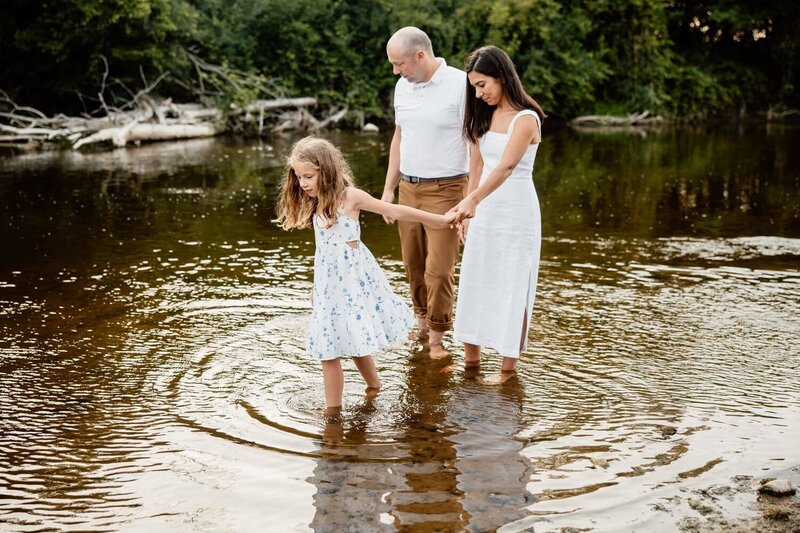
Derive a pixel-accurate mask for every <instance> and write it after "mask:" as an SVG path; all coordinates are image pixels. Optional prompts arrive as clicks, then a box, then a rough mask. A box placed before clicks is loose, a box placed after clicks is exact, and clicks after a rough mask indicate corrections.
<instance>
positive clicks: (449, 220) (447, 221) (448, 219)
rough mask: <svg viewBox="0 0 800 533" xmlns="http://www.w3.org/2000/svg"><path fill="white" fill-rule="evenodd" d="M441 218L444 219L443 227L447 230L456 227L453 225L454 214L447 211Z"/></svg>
mask: <svg viewBox="0 0 800 533" xmlns="http://www.w3.org/2000/svg"><path fill="white" fill-rule="evenodd" d="M442 216H443V217H444V225H445V226H446V227H448V228H454V227H456V224H455V221H456V214H455V213H454V212H452V211H448V212H447V213H445V214H444V215H442Z"/></svg>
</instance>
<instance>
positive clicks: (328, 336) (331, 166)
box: [278, 137, 454, 414]
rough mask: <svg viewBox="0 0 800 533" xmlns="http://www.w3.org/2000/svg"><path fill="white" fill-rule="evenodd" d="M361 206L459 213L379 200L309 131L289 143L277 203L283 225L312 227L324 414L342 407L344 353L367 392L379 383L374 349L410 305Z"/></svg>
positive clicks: (386, 211) (403, 214)
mask: <svg viewBox="0 0 800 533" xmlns="http://www.w3.org/2000/svg"><path fill="white" fill-rule="evenodd" d="M362 209H364V210H367V211H372V212H374V213H379V214H382V215H386V216H389V217H391V218H394V219H398V220H408V221H411V222H420V223H423V224H426V225H428V226H432V227H439V228H446V227H448V226H449V223H450V222H451V221H452V220H453V218H454V215H452V214H450V215H447V216H443V215H436V214H433V213H427V212H425V211H420V210H418V209H414V208H411V207H406V206H402V205H395V204H390V203H387V202H381V201H380V200H377V199H375V198H373V197H372V196H370V195H369V194H367V193H366V192H364V191H361V190H359V189H357V188H355V187H354V186H353V180H352V177H351V172H350V168H349V167H348V165H347V162H346V161H345V159H344V157H343V156H342V153H341V152H340V151H339V149H338V148H336V147H335V146H333V145H332V144H331V143H330V142H328V141H326V140H324V139H317V138H313V137H306V138H305V139H302V140H300V141H298V142H297V143H296V144H295V145H294V147H293V148H292V153H291V155H290V156H289V161H288V165H287V172H286V178H285V180H284V183H283V191H282V193H281V198H280V202H279V205H278V222H280V223H281V225H282V226H283V228H284V229H292V228H307V227H309V226H313V227H314V233H315V238H316V243H317V249H316V254H315V256H314V290H313V293H312V305H313V307H314V310H313V312H312V314H311V326H310V328H309V334H308V344H307V347H308V352H309V353H310V354H312V355H313V356H314V357H316V358H317V359H319V360H320V361H322V375H323V380H324V382H325V404H326V407H327V409H326V413H327V414H336V413H338V411H339V410H340V409H341V405H342V392H343V388H344V375H343V373H342V366H341V364H340V362H339V358H340V357H342V356H345V355H349V356H352V357H353V361H354V362H355V364H356V368H358V371H359V372H360V373H361V376H362V377H363V378H364V381H366V383H367V393H368V394H374V393H376V392H377V391H378V390H379V389H380V387H381V380H380V378H378V373H377V370H376V369H375V363H374V362H373V360H372V356H371V354H372V353H374V352H377V351H379V350H381V349H382V348H384V347H385V346H386V345H387V344H388V343H390V342H392V341H395V340H398V339H400V338H403V337H405V336H406V334H407V333H408V331H409V330H410V329H411V327H412V326H413V324H414V315H413V313H412V312H411V310H410V309H409V308H408V307H407V306H406V305H405V304H404V303H403V302H402V301H401V300H400V299H399V298H398V297H397V296H396V295H395V294H394V293H393V292H392V290H391V288H390V287H389V283H388V282H387V281H386V277H385V276H384V274H383V271H381V269H380V267H379V266H378V263H377V262H376V261H375V258H374V257H373V256H372V254H371V253H370V251H369V250H367V248H366V247H365V246H364V245H363V244H362V243H361V240H360V238H361V226H360V225H359V222H358V215H359V213H360V211H361V210H362Z"/></svg>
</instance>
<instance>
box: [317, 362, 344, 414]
mask: <svg viewBox="0 0 800 533" xmlns="http://www.w3.org/2000/svg"><path fill="white" fill-rule="evenodd" d="M322 381H323V382H324V383H325V414H326V415H328V416H333V415H336V414H338V413H339V411H341V410H342V393H343V392H344V372H342V363H341V361H340V360H339V359H331V360H329V361H322Z"/></svg>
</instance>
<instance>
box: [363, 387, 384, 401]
mask: <svg viewBox="0 0 800 533" xmlns="http://www.w3.org/2000/svg"><path fill="white" fill-rule="evenodd" d="M380 391H381V386H380V384H378V386H377V387H367V388H366V389H365V390H364V399H365V400H371V399H373V398H375V397H376V396H377V395H378V393H379V392H380Z"/></svg>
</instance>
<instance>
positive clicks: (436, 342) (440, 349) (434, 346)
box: [428, 330, 450, 359]
mask: <svg viewBox="0 0 800 533" xmlns="http://www.w3.org/2000/svg"><path fill="white" fill-rule="evenodd" d="M442 339H444V331H434V330H430V331H429V332H428V346H429V347H430V351H429V354H430V357H431V359H444V358H445V357H449V356H450V352H448V351H447V350H446V349H445V347H444V344H442Z"/></svg>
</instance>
